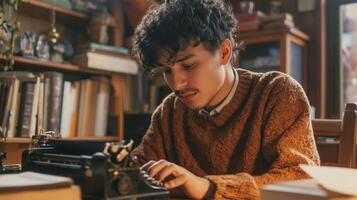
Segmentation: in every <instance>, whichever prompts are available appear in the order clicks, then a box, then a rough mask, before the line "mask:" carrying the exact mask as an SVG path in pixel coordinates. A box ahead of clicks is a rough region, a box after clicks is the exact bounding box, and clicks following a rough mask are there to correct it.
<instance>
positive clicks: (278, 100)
mask: <svg viewBox="0 0 357 200" xmlns="http://www.w3.org/2000/svg"><path fill="white" fill-rule="evenodd" d="M275 85H276V86H275V88H273V90H272V91H271V93H270V95H269V96H268V99H269V100H268V101H267V104H266V107H265V111H264V115H263V124H262V133H261V134H262V135H261V137H262V138H261V151H262V152H261V153H262V155H263V158H264V160H265V162H266V163H267V164H268V166H269V169H268V170H267V171H266V172H265V173H263V174H257V175H250V174H247V173H238V174H234V175H212V176H211V175H210V176H206V178H208V179H209V180H210V181H211V182H212V183H213V184H214V185H215V187H216V191H215V193H214V199H259V189H260V188H261V187H262V186H263V185H265V184H270V183H276V182H281V181H288V180H296V179H303V178H308V176H307V174H305V173H304V172H303V171H302V170H301V169H300V168H299V167H298V165H299V164H308V165H318V164H319V163H320V161H319V156H318V153H317V149H316V144H315V140H314V136H313V132H312V127H311V120H310V112H309V109H310V108H309V103H308V100H307V97H306V95H305V93H304V91H303V89H302V88H301V86H300V85H299V84H298V83H297V82H296V81H295V80H293V79H291V78H289V77H284V78H282V80H280V81H279V82H278V84H275Z"/></svg>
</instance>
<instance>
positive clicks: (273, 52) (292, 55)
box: [238, 28, 309, 89]
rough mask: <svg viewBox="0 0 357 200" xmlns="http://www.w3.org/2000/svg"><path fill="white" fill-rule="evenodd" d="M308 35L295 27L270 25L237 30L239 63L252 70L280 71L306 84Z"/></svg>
mask: <svg viewBox="0 0 357 200" xmlns="http://www.w3.org/2000/svg"><path fill="white" fill-rule="evenodd" d="M308 41H309V37H308V36H307V35H306V34H304V33H303V32H301V31H299V30H297V29H288V28H281V29H271V30H261V31H250V32H241V33H240V34H239V35H238V42H243V44H244V49H243V50H242V51H241V52H240V54H239V58H238V62H239V67H241V68H245V69H249V70H252V71H256V72H266V71H273V70H275V71H281V72H285V73H287V74H289V75H291V76H292V77H293V78H294V79H296V80H297V81H298V82H299V83H300V84H301V85H302V86H303V87H304V88H305V89H306V88H307V77H306V75H307V74H306V73H307V46H306V45H307V42H308Z"/></svg>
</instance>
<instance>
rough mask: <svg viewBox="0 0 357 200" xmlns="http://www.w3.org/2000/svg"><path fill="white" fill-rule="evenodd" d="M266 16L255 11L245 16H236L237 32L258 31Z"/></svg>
mask: <svg viewBox="0 0 357 200" xmlns="http://www.w3.org/2000/svg"><path fill="white" fill-rule="evenodd" d="M265 18H266V15H265V14H264V13H263V12H261V11H255V12H253V13H247V14H237V15H236V19H237V20H238V25H239V31H255V30H259V28H260V25H261V24H262V23H263V22H264V20H265Z"/></svg>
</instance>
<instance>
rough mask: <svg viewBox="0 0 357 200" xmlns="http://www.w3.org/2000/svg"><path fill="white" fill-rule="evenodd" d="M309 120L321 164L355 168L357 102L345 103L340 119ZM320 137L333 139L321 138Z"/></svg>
mask: <svg viewBox="0 0 357 200" xmlns="http://www.w3.org/2000/svg"><path fill="white" fill-rule="evenodd" d="M311 121H312V129H313V131H314V135H315V138H316V142H317V148H318V151H319V154H320V159H321V164H322V165H330V166H331V165H332V166H341V167H349V168H355V167H356V160H357V159H356V141H357V130H356V129H357V104H356V103H348V104H346V107H345V111H344V114H343V119H342V120H340V119H313V120H311ZM321 137H323V138H325V137H326V138H333V139H335V140H332V141H329V140H328V139H327V140H321V139H320V138H321Z"/></svg>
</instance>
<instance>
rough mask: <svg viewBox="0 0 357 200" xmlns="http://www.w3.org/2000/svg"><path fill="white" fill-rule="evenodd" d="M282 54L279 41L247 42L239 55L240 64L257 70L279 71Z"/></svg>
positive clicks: (244, 67)
mask: <svg viewBox="0 0 357 200" xmlns="http://www.w3.org/2000/svg"><path fill="white" fill-rule="evenodd" d="M280 56H281V54H280V42H279V41H271V42H261V43H256V44H246V45H245V48H244V50H242V51H241V52H240V55H239V66H240V67H241V68H243V69H248V70H251V71H255V72H267V71H278V70H279V68H280V64H281V63H280Z"/></svg>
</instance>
